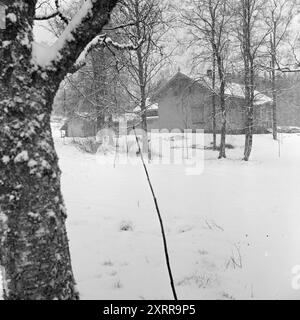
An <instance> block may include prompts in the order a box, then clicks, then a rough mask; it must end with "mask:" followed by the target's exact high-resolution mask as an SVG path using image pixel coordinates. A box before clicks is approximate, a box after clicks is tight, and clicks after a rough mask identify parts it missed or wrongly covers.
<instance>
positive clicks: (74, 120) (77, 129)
mask: <svg viewBox="0 0 300 320" xmlns="http://www.w3.org/2000/svg"><path fill="white" fill-rule="evenodd" d="M60 131H61V132H64V134H62V136H64V137H72V138H74V137H78V138H86V137H94V136H96V133H97V123H96V120H94V119H92V118H91V117H89V115H88V114H86V113H74V114H73V115H72V116H71V117H69V118H68V119H67V120H66V121H65V123H64V125H63V126H62V127H61V129H60Z"/></svg>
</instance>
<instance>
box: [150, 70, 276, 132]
mask: <svg viewBox="0 0 300 320" xmlns="http://www.w3.org/2000/svg"><path fill="white" fill-rule="evenodd" d="M211 88H212V85H211V77H210V74H209V73H208V75H207V76H206V77H203V78H202V79H201V80H198V81H195V80H193V79H191V78H190V77H188V76H186V75H184V74H183V73H181V72H178V73H177V74H176V75H175V76H174V77H173V78H172V79H171V80H169V81H168V82H167V83H166V84H165V85H164V86H163V87H162V88H160V89H159V90H158V91H157V92H156V93H155V94H154V95H153V96H152V98H151V101H152V103H156V104H157V105H158V121H157V129H168V130H173V129H180V130H185V129H193V130H196V129H203V130H204V131H205V132H207V133H211V132H213V122H212V89H211ZM271 104H272V99H271V98H269V97H267V96H266V95H264V94H262V93H260V92H258V91H255V102H254V132H257V133H261V132H266V131H267V130H268V129H269V128H271V127H272V108H271ZM226 106H227V132H228V133H232V134H234V133H235V134H240V133H243V132H244V130H245V126H246V112H245V111H246V110H245V94H244V88H243V86H242V85H240V84H237V83H229V84H227V86H226ZM216 124H217V131H218V132H219V131H220V130H221V117H220V110H219V108H218V102H217V117H216Z"/></svg>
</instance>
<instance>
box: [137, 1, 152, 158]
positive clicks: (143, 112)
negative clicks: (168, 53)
mask: <svg viewBox="0 0 300 320" xmlns="http://www.w3.org/2000/svg"><path fill="white" fill-rule="evenodd" d="M140 15H141V14H140V7H139V1H138V0H136V1H135V16H136V17H137V22H136V34H137V38H138V39H141V38H142V30H141V26H140V21H139V17H140ZM136 54H137V60H138V77H139V87H140V88H139V89H140V98H141V118H142V123H141V127H142V130H143V137H142V138H143V146H142V152H143V153H146V154H147V155H148V159H149V160H150V150H149V142H148V125H147V101H146V83H145V82H146V79H145V78H146V77H145V68H144V62H143V53H142V47H139V48H138V49H137V51H136Z"/></svg>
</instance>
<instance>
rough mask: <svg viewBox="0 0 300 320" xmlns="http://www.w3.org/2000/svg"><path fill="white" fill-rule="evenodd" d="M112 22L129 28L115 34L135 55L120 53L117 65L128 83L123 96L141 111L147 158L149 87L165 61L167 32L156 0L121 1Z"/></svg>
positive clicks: (160, 4)
mask: <svg viewBox="0 0 300 320" xmlns="http://www.w3.org/2000/svg"><path fill="white" fill-rule="evenodd" d="M114 21H115V22H116V24H120V25H124V24H125V23H128V24H129V25H128V26H127V27H125V28H122V29H120V30H118V31H117V34H118V36H119V37H120V38H121V39H122V40H123V41H124V42H129V43H131V44H132V45H133V46H136V47H137V50H135V51H126V52H123V53H122V54H121V59H120V61H119V63H120V64H121V65H122V66H123V69H124V71H125V72H127V73H128V74H129V77H130V79H131V82H130V83H127V84H124V86H125V87H126V90H127V93H128V94H129V96H130V98H131V100H132V101H133V104H134V105H135V106H140V108H141V119H142V123H141V126H142V129H143V133H144V135H143V152H148V154H149V151H150V150H149V147H148V135H147V129H148V128H147V109H148V107H149V103H148V101H149V98H150V96H151V84H152V83H153V80H154V78H155V77H156V75H157V74H158V73H159V72H160V70H161V68H162V67H163V65H164V64H165V63H166V61H167V58H168V55H165V54H164V46H163V45H164V44H163V38H164V36H165V34H166V31H167V29H166V22H165V19H164V16H163V4H162V3H161V2H160V1H158V0H123V1H122V3H121V5H120V8H119V11H117V12H116V15H115V18H114Z"/></svg>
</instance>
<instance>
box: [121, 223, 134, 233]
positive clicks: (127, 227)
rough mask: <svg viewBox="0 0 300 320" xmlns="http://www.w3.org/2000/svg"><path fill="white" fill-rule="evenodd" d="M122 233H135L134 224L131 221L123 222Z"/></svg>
mask: <svg viewBox="0 0 300 320" xmlns="http://www.w3.org/2000/svg"><path fill="white" fill-rule="evenodd" d="M120 231H133V223H132V222H131V221H122V222H121V224H120Z"/></svg>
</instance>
